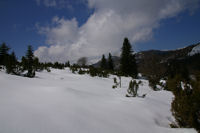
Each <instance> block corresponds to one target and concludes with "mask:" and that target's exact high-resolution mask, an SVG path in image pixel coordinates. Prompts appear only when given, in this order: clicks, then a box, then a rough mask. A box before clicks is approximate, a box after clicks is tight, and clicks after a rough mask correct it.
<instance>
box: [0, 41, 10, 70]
mask: <svg viewBox="0 0 200 133" xmlns="http://www.w3.org/2000/svg"><path fill="white" fill-rule="evenodd" d="M9 50H10V48H9V47H8V46H7V45H6V44H5V43H2V44H1V45H0V65H3V66H5V65H6V61H7V59H8V56H9V53H8V52H9Z"/></svg>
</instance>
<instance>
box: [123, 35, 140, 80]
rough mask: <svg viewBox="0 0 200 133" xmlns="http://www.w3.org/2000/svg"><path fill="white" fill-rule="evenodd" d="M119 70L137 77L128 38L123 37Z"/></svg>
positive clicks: (126, 74) (133, 56)
mask: <svg viewBox="0 0 200 133" xmlns="http://www.w3.org/2000/svg"><path fill="white" fill-rule="evenodd" d="M120 70H121V72H122V74H123V75H125V76H131V77H137V74H138V72H137V65H136V60H135V55H134V54H133V50H132V47H131V44H130V42H129V40H128V38H125V39H124V43H123V46H122V53H121V59H120Z"/></svg>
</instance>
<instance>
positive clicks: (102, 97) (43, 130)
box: [0, 69, 196, 133]
mask: <svg viewBox="0 0 200 133" xmlns="http://www.w3.org/2000/svg"><path fill="white" fill-rule="evenodd" d="M36 76H37V77H36V78H33V79H29V78H25V77H19V76H14V75H8V74H5V73H4V72H0V133H196V131H195V130H194V129H172V128H170V126H169V124H170V123H171V122H172V121H174V118H173V117H172V115H171V112H170V106H171V101H172V99H173V95H172V93H171V92H168V91H151V89H150V88H149V86H148V81H146V80H142V82H143V85H140V88H139V94H140V95H142V94H144V93H148V94H147V96H146V97H145V98H127V97H125V95H126V91H127V88H128V84H129V81H130V78H125V77H122V88H116V89H112V85H114V83H113V76H110V78H100V77H90V76H88V75H78V74H72V73H71V72H70V71H69V69H65V70H56V69H52V71H51V72H50V73H48V72H45V71H44V72H39V73H36Z"/></svg>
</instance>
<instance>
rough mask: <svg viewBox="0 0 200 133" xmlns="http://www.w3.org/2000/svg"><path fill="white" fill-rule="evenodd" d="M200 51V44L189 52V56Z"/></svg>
mask: <svg viewBox="0 0 200 133" xmlns="http://www.w3.org/2000/svg"><path fill="white" fill-rule="evenodd" d="M199 53H200V44H199V45H197V46H195V47H194V48H193V49H192V51H191V52H190V53H188V55H189V56H193V55H195V54H199Z"/></svg>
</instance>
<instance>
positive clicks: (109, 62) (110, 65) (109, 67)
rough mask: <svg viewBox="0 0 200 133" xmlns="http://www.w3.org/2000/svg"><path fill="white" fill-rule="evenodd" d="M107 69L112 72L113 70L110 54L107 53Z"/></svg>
mask: <svg viewBox="0 0 200 133" xmlns="http://www.w3.org/2000/svg"><path fill="white" fill-rule="evenodd" d="M108 69H109V70H113V69H114V66H113V60H112V55H111V53H109V55H108Z"/></svg>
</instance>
